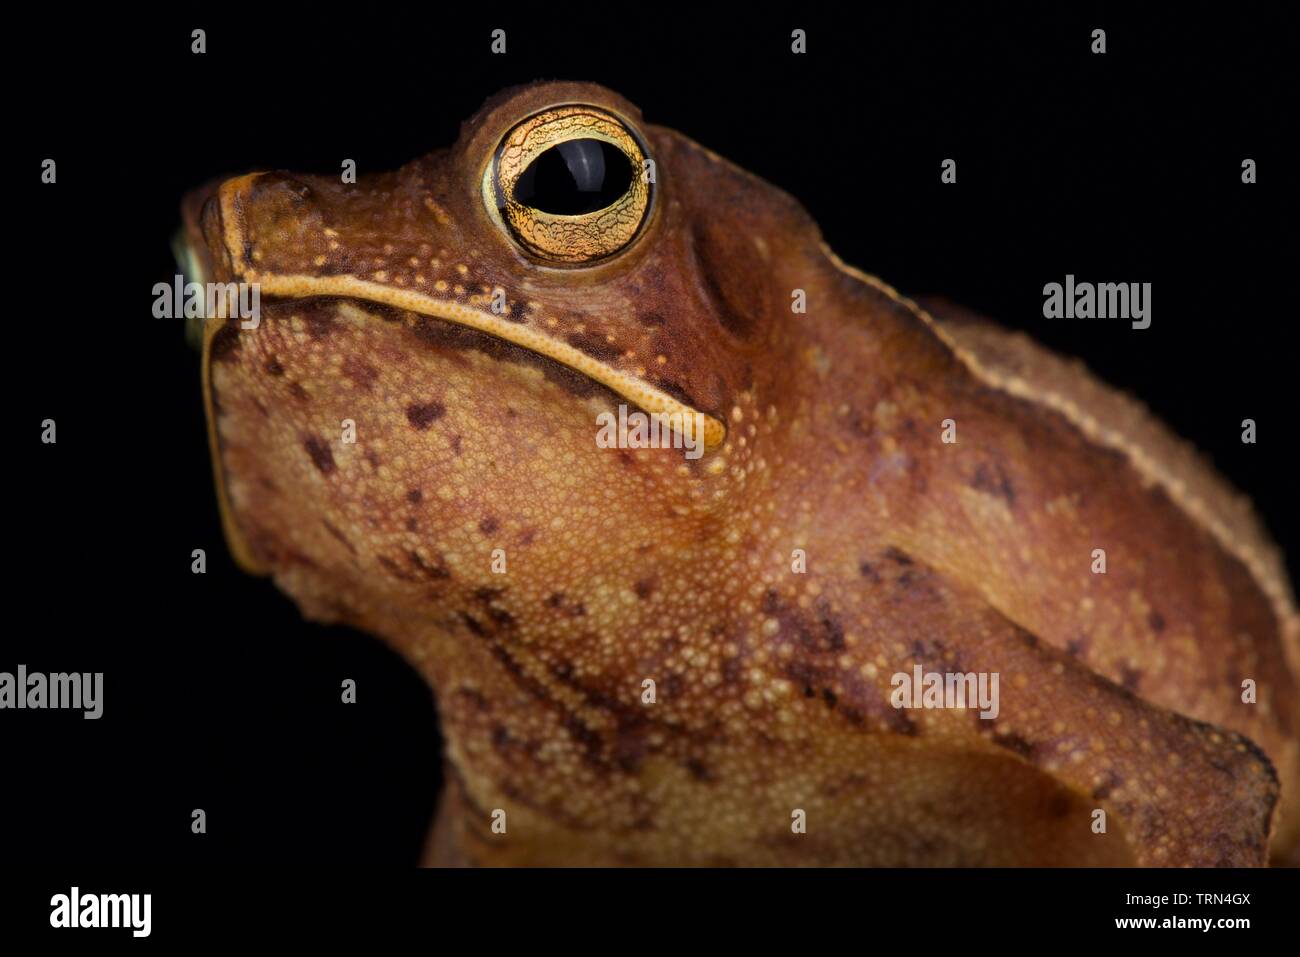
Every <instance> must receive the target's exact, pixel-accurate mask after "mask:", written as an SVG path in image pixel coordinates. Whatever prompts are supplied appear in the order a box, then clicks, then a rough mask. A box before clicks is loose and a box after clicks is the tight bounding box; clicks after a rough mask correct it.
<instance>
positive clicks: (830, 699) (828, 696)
mask: <svg viewBox="0 0 1300 957" xmlns="http://www.w3.org/2000/svg"><path fill="white" fill-rule="evenodd" d="M822 700H823V701H825V702H826V704H827V705H828V706H829V707H832V708H833V707H835V703H836V702H837V701H838V700H839V699H838V698H837V697H836V696H835V692H834V691H832V690H831V689H830V688H823V689H822Z"/></svg>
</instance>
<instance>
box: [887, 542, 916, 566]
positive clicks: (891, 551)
mask: <svg viewBox="0 0 1300 957" xmlns="http://www.w3.org/2000/svg"><path fill="white" fill-rule="evenodd" d="M880 554H881V555H882V556H883V557H884V558H886V559H888V560H889V561H891V562H894V563H895V564H897V565H912V564H915V563H914V562H913V561H912V556H911V555H909V554H907V552H905V551H903V550H902V549H901V548H895V547H894V546H892V545H890V546H889V547H887V548H886V549H885V550H884V551H883V552H881V553H880Z"/></svg>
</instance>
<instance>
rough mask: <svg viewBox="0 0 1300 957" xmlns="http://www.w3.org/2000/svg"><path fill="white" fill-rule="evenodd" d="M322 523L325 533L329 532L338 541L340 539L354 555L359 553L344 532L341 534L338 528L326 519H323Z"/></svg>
mask: <svg viewBox="0 0 1300 957" xmlns="http://www.w3.org/2000/svg"><path fill="white" fill-rule="evenodd" d="M321 523H322V524H323V525H324V526H325V531H327V532H329V533H330V534H331V535H333V536H334V537H335V538H336V539H338V540H339V541H340V542H342V543H343V547H344V548H346V549H347V550H348V551H350V552H351V553H352V554H353V555H355V554H356V553H357V549H356V546H355V545H353V544H352V543H351V542H349V541H348V540H347V537H346V536H345V535H344V534H343V533H342V532H340V531H339V530H338V529H337V528H335V527H334V525H333V524H332V523H330V522H328V521H326V520H325V519H321Z"/></svg>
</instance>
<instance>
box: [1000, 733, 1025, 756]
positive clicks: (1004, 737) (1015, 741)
mask: <svg viewBox="0 0 1300 957" xmlns="http://www.w3.org/2000/svg"><path fill="white" fill-rule="evenodd" d="M993 743H994V744H996V745H997V746H998V747H999V748H1006V749H1007V750H1008V751H1014V752H1015V753H1016V754H1018V755H1020V756H1021V757H1022V758H1032V757H1033V756H1034V746H1033V745H1032V744H1030V743H1029V742H1028V741H1026V740H1025V739H1024V738H1022V737H1021V736H1020V735H1018V734H1003V733H1002V732H998V733H996V734H994V735H993Z"/></svg>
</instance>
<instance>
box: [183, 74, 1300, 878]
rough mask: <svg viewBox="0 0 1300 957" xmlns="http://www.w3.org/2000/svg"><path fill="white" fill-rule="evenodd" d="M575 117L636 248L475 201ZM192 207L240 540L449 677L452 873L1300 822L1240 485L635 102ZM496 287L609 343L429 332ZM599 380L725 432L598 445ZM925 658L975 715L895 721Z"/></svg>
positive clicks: (1290, 739)
mask: <svg viewBox="0 0 1300 957" xmlns="http://www.w3.org/2000/svg"><path fill="white" fill-rule="evenodd" d="M563 103H587V104H594V105H598V106H601V107H603V108H605V109H607V110H609V111H612V112H614V113H617V114H618V115H621V116H622V117H623V118H624V119H625V120H626V122H627V123H628V124H629V125H630V126H632V127H633V128H634V129H635V130H636V131H637V132H638V133H639V135H640V136H641V137H642V139H643V140H644V142H645V143H646V144H647V145H648V150H649V154H650V155H651V156H652V157H653V158H654V159H655V161H656V164H657V185H656V194H655V199H654V203H653V213H652V218H651V220H650V221H649V223H648V224H647V225H646V227H645V228H644V229H643V231H642V234H641V235H640V237H639V238H638V239H637V240H636V241H635V242H634V243H633V244H632V246H631V247H629V248H628V249H627V250H626V251H624V252H623V253H621V254H620V255H617V256H615V257H613V258H612V259H611V260H609V261H607V262H605V263H602V264H600V265H597V266H593V267H587V268H578V269H554V268H548V267H546V266H544V265H542V264H539V263H538V262H536V261H533V260H531V259H530V258H528V257H527V256H525V255H524V254H523V253H522V252H521V251H520V250H519V249H518V247H517V246H516V245H515V244H514V243H513V242H512V240H511V239H510V237H509V236H508V235H507V234H506V233H504V232H503V231H502V229H501V228H500V226H499V225H498V224H497V223H495V222H493V221H492V220H491V218H490V217H489V216H488V214H487V212H486V209H485V206H484V203H483V198H482V194H481V191H480V185H481V182H482V175H483V170H484V167H485V164H486V163H487V162H488V160H489V158H490V157H491V155H492V153H493V151H494V149H495V148H496V145H497V143H498V141H499V140H500V138H501V136H502V135H503V134H504V133H505V131H506V130H508V129H509V128H510V127H512V126H513V125H514V124H515V123H517V122H519V121H520V120H522V119H524V118H525V117H527V116H529V115H531V114H532V113H534V112H536V111H537V110H540V109H542V108H544V107H548V106H552V105H556V104H563ZM185 209H186V221H187V226H188V230H189V238H190V242H191V245H192V246H193V247H194V251H195V253H196V255H197V260H198V262H199V264H200V265H201V266H202V268H203V269H204V270H205V271H206V273H207V277H208V278H211V279H217V280H229V279H232V278H243V279H248V280H256V281H261V282H262V283H263V284H264V285H263V294H264V296H265V298H264V301H263V310H262V320H261V325H260V326H259V327H258V328H257V329H256V330H240V329H238V328H237V326H236V325H234V324H233V323H228V322H223V321H221V320H217V319H210V320H209V321H208V326H207V348H206V350H205V360H204V361H205V364H206V366H205V368H206V373H207V382H208V388H209V413H210V420H211V421H210V424H211V426H212V428H213V439H214V455H215V458H216V467H217V474H218V481H219V486H220V487H221V490H222V492H221V494H222V502H223V510H224V512H225V520H226V526H227V535H228V538H229V540H230V542H231V545H232V548H233V549H234V551H235V553H236V555H237V556H238V557H239V558H240V560H241V562H242V563H243V564H244V565H245V566H246V567H248V568H249V569H250V570H252V571H258V572H263V573H267V574H270V575H272V576H273V577H274V579H275V581H276V583H277V584H278V585H279V586H280V587H281V588H282V589H283V590H284V591H285V592H287V593H288V594H289V595H290V596H292V597H293V599H294V600H295V601H296V602H297V603H298V604H299V606H300V607H301V608H302V610H303V612H304V614H305V615H307V616H308V617H309V618H311V619H313V620H318V621H328V622H346V623H349V624H352V625H355V626H356V627H358V628H362V629H365V630H367V631H370V632H373V633H375V634H378V635H381V636H383V637H384V638H385V639H386V640H388V641H389V642H391V644H392V645H393V646H394V647H395V648H397V649H398V650H399V651H400V652H401V653H402V654H403V655H404V656H405V657H406V658H407V659H408V660H409V661H410V662H411V663H412V664H413V665H414V666H415V667H417V668H418V669H419V670H420V671H421V673H422V674H423V675H425V676H426V678H427V679H428V681H429V683H430V684H431V685H432V686H433V688H434V690H435V692H436V694H437V698H438V704H439V709H440V712H441V715H442V720H443V724H444V733H445V737H446V741H447V747H446V754H445V770H446V774H447V779H448V780H449V782H450V783H449V786H448V788H447V790H446V792H445V794H444V797H443V800H442V802H441V807H440V815H439V821H438V825H437V827H436V829H435V834H434V837H433V839H432V840H431V842H430V850H431V861H432V862H433V863H480V864H867V865H894V864H929V865H936V864H938V865H942V864H1139V865H1256V864H1263V863H1266V862H1267V860H1268V858H1269V854H1270V841H1271V851H1272V853H1273V854H1274V855H1275V856H1276V857H1279V858H1281V857H1285V855H1286V854H1287V853H1288V852H1289V849H1290V848H1291V847H1292V846H1293V845H1294V844H1295V841H1296V835H1297V826H1298V817H1300V815H1298V812H1300V807H1298V806H1297V794H1298V787H1297V785H1298V783H1300V781H1298V777H1297V775H1298V774H1300V763H1298V762H1300V756H1298V752H1297V722H1298V721H1300V718H1298V716H1297V710H1296V705H1295V692H1296V682H1297V679H1296V675H1297V672H1298V671H1300V656H1298V655H1297V619H1296V615H1295V612H1294V609H1293V605H1292V600H1291V597H1290V590H1289V585H1288V583H1287V580H1286V578H1285V574H1284V572H1283V571H1282V570H1281V566H1280V563H1279V560H1278V557H1277V555H1276V553H1275V550H1274V549H1273V548H1272V546H1271V545H1270V544H1269V543H1268V541H1267V538H1266V536H1265V535H1264V533H1263V532H1262V531H1260V530H1259V529H1258V527H1257V525H1256V523H1255V521H1254V519H1253V518H1252V517H1251V515H1250V510H1249V506H1248V505H1246V504H1244V503H1243V502H1242V501H1240V500H1238V499H1237V498H1236V497H1235V496H1234V495H1233V494H1232V493H1231V492H1230V491H1229V490H1228V489H1226V487H1225V486H1223V485H1222V484H1221V483H1220V482H1219V481H1218V480H1217V479H1216V478H1215V477H1214V476H1213V475H1212V473H1210V471H1209V470H1208V469H1207V468H1205V467H1204V466H1203V465H1201V464H1200V463H1199V462H1198V461H1197V460H1196V459H1195V457H1194V455H1193V454H1192V453H1190V452H1189V451H1188V450H1186V449H1184V448H1183V447H1182V446H1181V445H1180V444H1179V443H1177V442H1176V441H1175V440H1174V439H1172V438H1171V437H1170V436H1169V435H1168V434H1167V433H1166V432H1165V431H1164V430H1163V429H1161V428H1160V427H1159V426H1158V425H1156V424H1155V423H1153V422H1151V421H1150V420H1149V419H1148V418H1147V417H1146V415H1145V414H1144V413H1143V412H1142V411H1141V410H1140V409H1139V408H1138V407H1137V406H1136V405H1134V404H1132V403H1129V402H1128V401H1127V400H1125V399H1122V398H1120V397H1118V396H1116V395H1115V394H1114V393H1111V392H1109V391H1107V390H1106V389H1105V388H1104V387H1102V386H1099V385H1098V384H1097V383H1095V382H1094V381H1093V380H1091V379H1090V378H1088V376H1087V375H1086V373H1084V372H1082V371H1081V370H1079V369H1076V368H1075V367H1073V366H1070V365H1067V364H1066V363H1064V362H1062V361H1060V360H1058V359H1056V358H1054V357H1052V356H1049V355H1047V354H1046V353H1044V352H1042V351H1041V350H1039V349H1038V348H1036V347H1034V346H1033V345H1032V344H1030V343H1029V342H1028V341H1027V340H1025V339H1024V338H1023V337H1018V336H1011V335H1008V334H1007V333H1005V332H1002V331H1000V330H998V329H996V328H995V327H993V326H990V325H988V324H985V323H981V322H979V321H978V320H974V319H972V318H970V317H963V316H961V315H958V314H956V313H955V311H953V310H948V312H950V313H953V314H952V315H951V317H950V318H949V319H947V320H944V319H942V318H941V319H939V320H937V321H936V320H934V319H932V318H931V316H930V314H929V313H926V312H923V311H922V310H920V309H918V308H917V307H916V306H914V305H913V304H912V303H911V302H908V301H907V300H904V299H901V298H900V297H899V296H898V295H896V294H895V293H894V292H893V291H892V290H891V289H889V288H888V287H886V286H884V285H883V284H882V283H880V282H879V281H877V280H875V279H873V278H871V277H868V276H865V275H863V274H861V273H858V272H856V271H855V270H852V269H850V268H848V267H846V266H844V265H842V264H841V263H840V262H839V261H838V260H837V259H836V258H835V257H834V255H833V254H832V253H831V252H830V251H829V250H828V249H827V248H826V247H825V246H824V244H823V243H822V241H821V239H820V237H819V234H818V231H817V228H816V226H815V224H814V223H813V222H812V221H811V220H810V219H809V217H808V215H807V214H806V213H805V212H804V210H803V209H801V208H800V206H799V205H798V204H797V203H796V202H795V201H794V200H792V199H791V198H790V197H788V196H786V195H785V194H783V193H781V192H780V191H778V190H776V189H774V188H773V187H771V186H770V185H768V184H766V183H763V182H761V181H760V180H757V179H755V178H754V177H752V176H750V175H748V174H746V173H745V172H743V171H741V170H739V169H737V168H736V167H734V166H732V165H730V164H729V163H727V162H725V161H724V160H721V159H720V158H718V157H717V156H715V155H713V154H712V153H709V152H708V151H707V150H705V149H703V148H701V147H700V146H698V145H696V144H694V143H692V142H691V141H689V140H687V139H686V138H684V137H683V136H681V135H680V134H678V133H675V132H674V131H672V130H669V129H666V128H663V127H657V126H648V125H645V124H644V123H642V122H641V119H640V115H639V113H638V111H637V110H636V109H635V108H634V107H632V106H631V105H630V104H628V103H627V102H625V101H624V100H622V99H621V98H619V97H618V96H616V95H614V94H612V93H610V92H609V91H607V90H605V89H602V88H600V87H596V86H591V85H587V84H564V83H553V84H543V85H536V86H532V87H527V88H522V89H518V90H514V91H508V92H507V93H506V94H503V95H501V96H499V97H497V98H495V99H494V100H492V101H489V103H488V104H487V105H486V106H485V107H484V109H483V110H482V111H481V112H480V113H479V115H478V116H476V117H475V118H474V119H473V120H471V121H470V122H469V123H467V124H466V126H465V127H464V131H463V133H462V135H461V137H460V140H459V142H458V143H457V144H456V145H455V146H454V147H453V148H452V149H451V150H449V151H445V152H440V153H435V154H432V155H430V156H427V157H424V158H422V159H419V160H416V161H414V162H412V163H411V164H409V165H407V166H405V167H403V168H402V169H400V170H398V171H396V172H393V173H384V174H376V175H371V176H368V177H363V178H362V181H361V182H360V183H359V184H357V185H354V186H348V185H343V184H341V183H339V182H338V181H337V179H336V178H327V177H314V176H290V175H286V174H281V173H271V174H264V175H261V176H256V177H245V178H241V179H239V180H235V181H231V182H230V183H227V184H226V185H225V187H223V188H221V189H220V190H218V189H216V188H209V189H206V190H202V191H199V192H198V193H196V194H194V195H192V196H191V197H190V198H189V199H188V200H187V203H186V207H185ZM287 277H296V278H287ZM323 277H335V279H337V278H338V277H344V278H346V277H353V278H355V279H359V280H366V281H367V283H368V284H367V285H348V284H347V283H346V282H345V283H343V284H339V283H338V282H336V281H325V280H324V279H323ZM495 287H501V288H503V289H504V290H506V293H507V297H508V302H509V307H510V308H509V316H510V321H511V322H513V323H516V324H517V325H518V326H519V327H520V328H524V329H528V330H532V331H533V333H535V334H536V336H537V337H538V338H537V339H536V340H535V341H536V342H539V343H545V342H556V343H565V344H568V345H570V346H572V347H574V349H576V350H577V351H578V352H580V353H581V354H583V355H585V356H587V357H590V365H588V366H586V367H584V368H583V369H581V370H575V368H574V365H575V363H573V362H565V361H561V362H557V361H554V360H553V359H550V358H546V357H545V355H543V354H542V353H544V352H546V349H545V348H542V349H530V348H522V347H520V346H518V345H513V344H509V343H506V342H504V341H503V340H502V339H501V338H499V337H497V336H494V335H491V334H488V333H484V332H479V331H474V330H472V329H469V328H467V327H466V326H465V325H463V324H460V323H458V322H457V321H454V320H449V319H447V318H440V316H446V315H449V314H450V312H449V311H448V310H447V309H446V308H444V305H445V304H446V303H449V302H451V303H457V304H460V305H462V306H470V307H473V308H475V309H479V310H482V309H485V308H486V306H485V305H484V304H485V303H486V301H487V299H486V297H487V294H488V292H489V291H490V290H492V289H493V288H495ZM795 289H802V290H804V291H805V292H806V294H807V301H808V311H807V313H806V314H802V315H800V314H793V313H792V311H791V308H790V304H791V292H792V290H795ZM268 290H271V294H268V292H267V291H268ZM385 290H387V291H390V292H394V293H396V292H400V301H399V300H398V299H397V298H394V297H393V296H389V295H388V294H387V293H386V292H384V291H385ZM376 300H378V301H376ZM592 369H596V370H609V369H614V370H619V371H621V372H623V373H626V374H627V376H628V377H630V378H631V379H634V380H636V381H638V382H644V383H648V384H649V385H651V386H654V387H656V388H657V389H659V390H660V391H661V392H663V393H667V394H670V395H673V396H675V397H677V398H678V399H680V400H681V401H682V402H684V403H686V404H687V405H689V406H691V407H693V408H695V409H698V410H701V411H703V412H706V413H708V414H710V415H712V416H714V417H715V418H716V419H718V420H720V421H724V422H725V423H726V426H727V432H726V438H725V441H724V442H723V444H722V445H721V447H720V448H718V449H716V450H713V451H711V452H709V453H708V454H706V455H705V456H704V457H703V458H701V459H699V460H698V461H692V460H689V459H686V458H685V457H684V456H683V454H682V452H681V450H673V449H642V450H622V451H620V450H610V449H603V448H598V447H597V445H596V443H595V441H594V436H595V432H596V424H595V423H596V416H597V414H598V413H599V412H602V411H606V410H610V409H613V408H615V407H616V406H617V404H618V402H620V401H624V398H623V397H622V396H621V395H615V394H614V393H613V392H611V391H610V390H609V389H608V388H606V387H604V386H601V385H598V384H596V382H595V381H593V378H592V376H591V375H589V374H587V373H588V372H590V371H591V370H592ZM348 419H350V420H353V422H355V425H356V434H357V440H356V442H355V444H345V443H343V442H342V441H341V440H340V437H341V429H342V427H343V421H344V420H348ZM945 419H952V420H954V422H955V423H956V426H957V442H956V443H955V444H945V443H943V442H941V441H940V437H941V432H942V429H943V425H942V423H943V422H944V420H945ZM1096 548H1104V549H1105V550H1106V553H1107V566H1108V567H1107V572H1106V574H1093V573H1092V570H1091V566H1092V562H1093V554H1092V553H1093V549H1096ZM494 549H502V550H504V556H505V560H506V563H507V564H506V568H507V571H506V573H505V574H498V573H495V572H494V571H493V563H492V556H493V550H494ZM795 549H802V550H804V552H805V553H806V561H807V571H806V573H803V574H799V573H795V572H794V571H792V553H793V552H794V550H795ZM918 663H919V664H921V665H923V666H924V668H925V669H926V670H927V671H941V672H947V671H962V672H970V671H987V672H998V673H999V674H1000V676H1001V702H1000V708H1001V713H1000V715H999V717H998V718H997V719H996V720H994V721H987V720H981V719H980V718H979V717H978V716H977V715H976V714H975V713H974V712H973V711H963V710H896V709H894V708H893V707H891V705H890V702H889V695H890V691H891V685H890V677H891V675H893V674H894V673H895V672H906V673H909V674H910V673H911V671H912V668H913V665H914V664H918ZM1247 678H1249V679H1253V680H1254V681H1255V682H1256V683H1257V685H1258V702H1257V703H1255V704H1245V703H1243V702H1242V700H1241V697H1242V694H1241V683H1242V681H1243V680H1244V679H1247ZM646 679H651V680H653V681H654V682H655V688H656V700H655V701H654V703H652V704H647V703H644V701H643V682H644V681H645V680H646ZM430 759H431V760H436V759H437V756H435V755H430ZM1098 808H1100V809H1103V810H1105V811H1106V812H1107V820H1108V828H1107V830H1106V833H1104V834H1095V833H1093V828H1092V822H1093V820H1094V817H1093V811H1094V809H1098ZM496 809H501V810H504V811H505V812H506V821H507V829H506V833H504V834H497V833H493V832H492V830H491V823H492V813H493V811H494V810H496ZM795 809H802V810H803V811H804V812H805V813H806V818H807V833H806V834H795V833H792V828H791V819H792V818H791V815H792V812H793V811H794V810H795Z"/></svg>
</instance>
